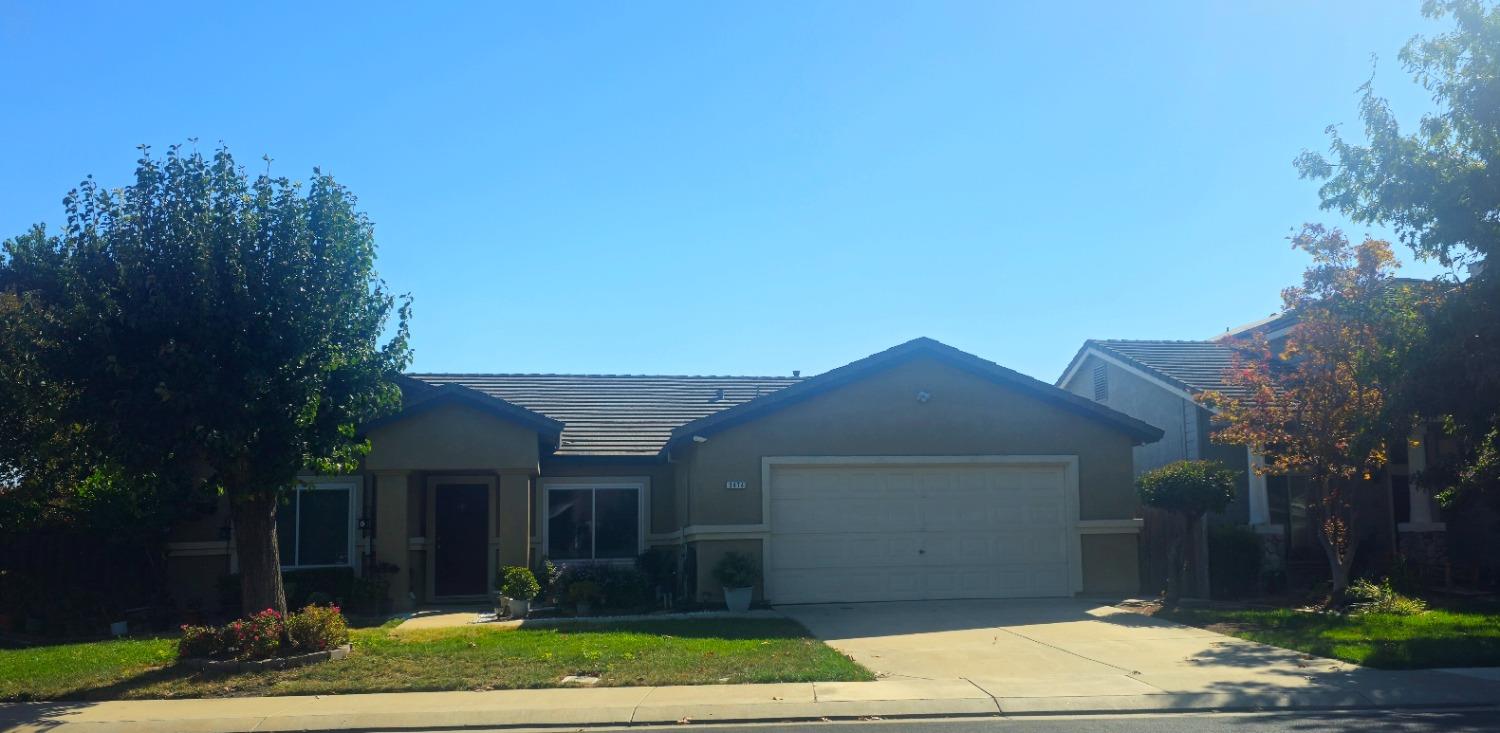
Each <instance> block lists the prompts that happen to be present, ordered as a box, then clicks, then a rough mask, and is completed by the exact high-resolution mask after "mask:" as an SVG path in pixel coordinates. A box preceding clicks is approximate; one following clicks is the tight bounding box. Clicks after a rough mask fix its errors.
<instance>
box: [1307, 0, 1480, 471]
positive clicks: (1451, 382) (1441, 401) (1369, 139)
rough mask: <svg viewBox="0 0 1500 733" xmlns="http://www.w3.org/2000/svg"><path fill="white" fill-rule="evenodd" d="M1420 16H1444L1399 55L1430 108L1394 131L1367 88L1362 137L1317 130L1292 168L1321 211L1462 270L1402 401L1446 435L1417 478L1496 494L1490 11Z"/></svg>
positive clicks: (1434, 10)
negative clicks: (1388, 232) (1448, 451)
mask: <svg viewBox="0 0 1500 733" xmlns="http://www.w3.org/2000/svg"><path fill="white" fill-rule="evenodd" d="M1422 11H1423V14H1424V15H1426V16H1428V17H1430V18H1434V19H1443V18H1451V19H1452V22H1453V29H1452V30H1451V31H1450V32H1448V33H1443V34H1439V35H1436V36H1433V37H1428V38H1423V37H1418V38H1414V39H1412V41H1411V42H1409V43H1408V44H1407V45H1406V46H1405V48H1403V49H1402V51H1401V54H1400V61H1401V63H1402V65H1403V67H1404V68H1405V69H1406V70H1407V71H1408V72H1410V73H1411V74H1412V77H1413V79H1414V80H1415V81H1416V82H1417V83H1419V84H1421V85H1422V86H1423V88H1425V89H1426V90H1427V91H1428V92H1430V93H1431V95H1432V100H1433V102H1434V103H1435V105H1436V107H1437V109H1436V111H1435V112H1433V113H1430V114H1427V115H1425V116H1424V117H1423V118H1422V119H1421V122H1420V124H1419V125H1417V127H1416V129H1415V130H1414V131H1410V132H1403V131H1402V130H1401V127H1400V126H1399V125H1398V124H1397V121H1396V117H1395V115H1394V114H1393V113H1392V111H1391V109H1390V106H1389V105H1388V103H1387V102H1386V100H1385V99H1383V98H1381V97H1379V96H1377V95H1376V94H1375V90H1374V88H1373V87H1372V86H1371V85H1370V84H1368V83H1367V84H1365V85H1364V86H1363V87H1361V92H1362V95H1361V102H1360V117H1361V118H1362V121H1363V123H1364V137H1365V140H1364V141H1363V143H1360V142H1352V141H1349V140H1347V139H1345V137H1344V136H1343V135H1342V134H1341V132H1340V131H1339V129H1338V128H1337V127H1329V128H1328V135H1329V138H1330V146H1329V150H1328V152H1327V154H1323V153H1316V152H1304V153H1302V155H1301V156H1299V157H1298V158H1297V161H1296V165H1297V169H1298V170H1299V172H1300V173H1301V175H1302V177H1304V178H1311V179H1317V180H1322V181H1323V184H1322V186H1321V187H1320V188H1319V195H1320V197H1321V199H1322V206H1323V208H1325V209H1329V210H1334V211H1338V212H1340V213H1342V214H1344V215H1346V216H1348V217H1350V218H1351V219H1353V220H1354V221H1355V222H1358V223H1362V224H1379V225H1383V226H1390V227H1392V228H1393V229H1394V230H1395V232H1396V234H1397V236H1398V237H1399V239H1400V241H1401V242H1402V243H1404V244H1406V245H1408V246H1409V247H1410V248H1411V249H1412V251H1413V252H1415V253H1416V254H1417V256H1418V257H1421V258H1431V259H1436V260H1437V261H1439V262H1441V263H1442V264H1443V265H1445V266H1453V267H1456V266H1458V265H1461V264H1468V265H1470V270H1469V271H1470V273H1472V275H1471V276H1470V277H1469V278H1468V279H1467V280H1463V281H1461V282H1455V283H1454V284H1453V286H1452V288H1451V290H1450V292H1449V293H1448V294H1447V296H1446V297H1445V298H1444V300H1443V302H1442V303H1441V304H1439V305H1438V306H1437V307H1436V308H1435V312H1434V314H1433V318H1432V322H1433V325H1432V329H1431V331H1430V335H1429V338H1428V341H1427V343H1426V344H1425V345H1424V346H1423V348H1422V354H1423V358H1422V361H1421V362H1419V363H1416V364H1414V365H1413V369H1412V372H1411V374H1410V382H1411V385H1412V388H1411V389H1410V390H1408V394H1409V395H1410V397H1411V403H1410V406H1411V408H1412V409H1413V410H1415V411H1418V412H1420V413H1421V414H1422V415H1423V417H1425V418H1427V419H1430V420H1433V421H1439V422H1442V423H1444V424H1445V425H1446V426H1447V430H1448V432H1449V434H1450V435H1452V436H1453V437H1454V438H1455V442H1456V443H1457V448H1458V450H1457V452H1456V453H1455V454H1454V455H1452V456H1450V457H1447V458H1446V459H1445V460H1443V461H1438V462H1433V463H1431V464H1430V465H1429V470H1428V471H1426V472H1424V474H1423V475H1422V476H1421V477H1419V480H1420V481H1421V482H1422V483H1423V484H1425V485H1427V486H1428V487H1429V488H1433V489H1437V490H1438V492H1439V496H1440V497H1441V498H1446V499H1452V498H1454V497H1456V496H1457V495H1458V494H1459V493H1461V492H1462V491H1463V490H1469V489H1479V490H1490V491H1494V490H1495V489H1500V273H1497V272H1496V271H1495V268H1494V267H1493V266H1490V267H1484V265H1485V264H1487V263H1488V262H1489V260H1490V259H1491V258H1492V256H1493V255H1494V254H1495V252H1496V248H1497V247H1500V115H1497V114H1496V109H1500V102H1497V100H1500V9H1497V8H1496V7H1495V6H1494V5H1493V4H1491V3H1486V2H1480V1H1479V0H1426V2H1424V3H1423V5H1422ZM1451 279H1453V280H1455V281H1457V280H1459V278H1457V277H1453V278H1451Z"/></svg>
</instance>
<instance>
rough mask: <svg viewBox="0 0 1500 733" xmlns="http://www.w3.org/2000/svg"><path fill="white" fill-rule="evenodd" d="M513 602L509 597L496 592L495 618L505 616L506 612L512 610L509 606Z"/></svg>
mask: <svg viewBox="0 0 1500 733" xmlns="http://www.w3.org/2000/svg"><path fill="white" fill-rule="evenodd" d="M511 602H512V601H511V600H510V599H509V598H506V597H505V596H502V595H500V594H499V593H496V594H495V618H505V614H506V613H508V612H509V610H510V608H509V606H510V604H511Z"/></svg>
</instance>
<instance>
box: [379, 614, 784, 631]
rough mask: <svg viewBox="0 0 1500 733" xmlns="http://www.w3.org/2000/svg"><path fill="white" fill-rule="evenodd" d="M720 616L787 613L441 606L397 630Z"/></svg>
mask: <svg viewBox="0 0 1500 733" xmlns="http://www.w3.org/2000/svg"><path fill="white" fill-rule="evenodd" d="M718 618H785V616H783V615H782V614H780V613H777V612H776V611H767V610H760V609H757V610H752V611H745V612H743V613H731V612H729V611H690V612H682V613H642V614H633V615H626V616H559V617H555V618H528V619H509V618H505V619H501V618H496V617H495V612H494V611H492V610H491V611H475V610H467V609H461V610H454V609H441V610H432V611H418V612H417V613H414V614H412V616H411V618H408V619H406V620H405V621H402V622H401V623H399V624H397V625H396V628H395V631H396V632H397V633H400V632H404V631H417V630H421V629H447V628H453V627H457V626H472V625H474V624H482V625H484V626H485V628H491V629H513V628H518V627H520V626H531V627H539V626H556V625H558V624H571V623H583V624H589V623H599V624H605V623H615V622H620V621H673V620H692V619H718Z"/></svg>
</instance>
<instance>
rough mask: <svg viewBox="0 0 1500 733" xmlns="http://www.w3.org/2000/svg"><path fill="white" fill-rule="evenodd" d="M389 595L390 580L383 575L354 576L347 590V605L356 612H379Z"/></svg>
mask: <svg viewBox="0 0 1500 733" xmlns="http://www.w3.org/2000/svg"><path fill="white" fill-rule="evenodd" d="M390 595H391V581H390V580H388V579H386V578H384V577H379V576H370V577H364V578H355V579H354V585H353V587H351V588H350V590H349V605H351V606H352V607H353V608H354V610H355V612H356V613H380V612H381V611H382V607H383V606H384V605H385V602H386V601H388V600H390Z"/></svg>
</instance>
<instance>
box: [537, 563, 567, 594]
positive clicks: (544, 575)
mask: <svg viewBox="0 0 1500 733" xmlns="http://www.w3.org/2000/svg"><path fill="white" fill-rule="evenodd" d="M532 575H534V576H536V582H537V584H538V585H539V586H540V589H539V590H538V591H537V595H538V596H540V597H542V598H546V599H548V600H550V601H552V602H553V603H560V602H562V598H560V597H558V591H559V590H560V589H561V588H560V586H559V585H558V580H559V579H560V578H561V577H562V570H561V569H560V568H558V567H557V566H556V565H554V564H553V563H552V561H551V560H548V559H546V558H542V559H541V560H539V561H538V562H537V565H536V570H534V571H533V572H532Z"/></svg>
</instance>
